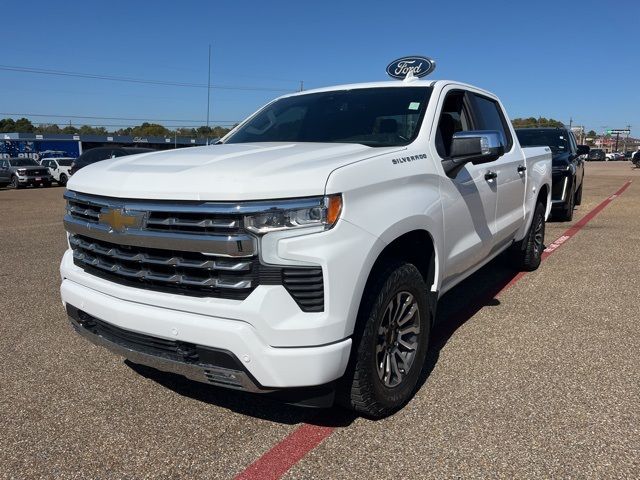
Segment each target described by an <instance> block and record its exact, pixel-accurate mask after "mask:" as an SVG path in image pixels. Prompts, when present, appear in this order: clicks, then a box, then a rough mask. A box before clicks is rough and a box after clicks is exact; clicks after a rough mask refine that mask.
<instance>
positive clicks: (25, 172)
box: [18, 169, 27, 175]
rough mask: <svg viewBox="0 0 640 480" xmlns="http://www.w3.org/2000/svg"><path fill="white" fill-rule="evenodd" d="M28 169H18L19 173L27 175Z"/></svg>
mask: <svg viewBox="0 0 640 480" xmlns="http://www.w3.org/2000/svg"><path fill="white" fill-rule="evenodd" d="M26 174H27V171H26V170H24V169H18V175H26Z"/></svg>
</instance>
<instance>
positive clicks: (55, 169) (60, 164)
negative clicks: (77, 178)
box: [40, 157, 75, 187]
mask: <svg viewBox="0 0 640 480" xmlns="http://www.w3.org/2000/svg"><path fill="white" fill-rule="evenodd" d="M74 160H75V158H71V157H62V158H44V159H42V160H41V161H40V165H42V166H43V167H47V168H48V169H49V171H50V172H51V176H52V177H53V179H54V180H55V181H56V182H58V185H61V186H63V187H64V186H65V185H66V184H67V180H69V177H70V176H71V175H70V174H69V170H70V169H71V164H72V163H73V161H74Z"/></svg>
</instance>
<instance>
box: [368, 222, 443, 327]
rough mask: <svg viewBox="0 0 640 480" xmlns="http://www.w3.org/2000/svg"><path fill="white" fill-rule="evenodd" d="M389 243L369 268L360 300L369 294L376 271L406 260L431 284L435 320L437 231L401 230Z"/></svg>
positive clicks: (430, 300) (432, 309)
mask: <svg viewBox="0 0 640 480" xmlns="http://www.w3.org/2000/svg"><path fill="white" fill-rule="evenodd" d="M385 243H386V244H385V246H384V248H382V249H381V250H380V251H379V252H378V254H377V256H376V258H375V260H374V261H373V263H372V264H371V267H370V268H369V271H368V272H367V277H366V281H365V284H364V289H363V292H362V295H361V298H360V301H359V304H360V303H361V302H362V299H363V298H364V297H365V293H366V291H367V289H368V288H370V286H371V284H372V282H373V280H374V278H375V275H376V274H377V273H378V272H379V271H380V270H382V269H383V268H384V266H385V265H387V264H388V263H389V262H393V261H406V262H408V263H411V264H413V265H415V266H416V268H417V269H418V271H419V272H420V274H421V275H422V278H423V279H424V280H425V283H426V284H427V286H428V290H427V292H426V294H427V301H428V304H429V307H430V310H431V313H432V315H431V319H432V321H433V319H434V316H435V309H436V304H437V300H438V285H439V271H440V267H439V256H438V250H437V244H436V241H435V239H434V237H433V235H432V234H431V232H429V231H428V230H426V229H423V228H414V229H411V230H406V231H404V233H401V234H398V235H397V236H395V238H393V240H391V241H387V242H385ZM358 310H359V308H358Z"/></svg>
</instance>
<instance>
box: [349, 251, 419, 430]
mask: <svg viewBox="0 0 640 480" xmlns="http://www.w3.org/2000/svg"><path fill="white" fill-rule="evenodd" d="M427 290H428V288H427V285H426V284H425V282H424V279H423V278H422V275H421V274H420V272H419V271H418V269H417V268H416V267H415V266H414V265H412V264H410V263H405V262H390V263H387V264H386V265H384V266H383V267H381V268H379V269H377V271H376V272H374V273H373V276H372V278H371V279H370V281H369V283H368V285H367V288H366V290H365V292H364V295H363V297H362V302H361V304H360V311H359V312H358V319H357V323H356V332H354V335H353V345H352V348H351V357H350V359H349V364H348V366H347V371H346V373H345V375H344V377H343V378H342V379H341V380H340V382H339V385H338V392H337V393H338V396H337V400H338V403H340V404H341V405H342V406H344V407H346V408H348V409H351V410H355V411H356V412H358V413H360V414H362V415H364V416H367V417H371V418H382V417H386V416H388V415H391V414H392V413H394V412H395V411H397V410H399V409H400V408H402V407H403V406H404V405H405V404H406V403H407V402H408V401H409V400H410V399H411V397H412V396H413V393H414V391H415V388H416V385H417V383H418V380H419V378H420V374H421V371H422V368H423V366H424V363H425V359H426V356H427V350H428V347H429V334H430V330H431V314H430V311H429V308H428V304H427ZM409 302H410V303H409ZM406 304H408V305H409V306H408V307H407V306H406ZM402 306H404V309H402V310H401V308H402ZM396 307H397V308H396ZM412 310H413V312H414V313H413V314H412V315H411V316H409V313H410V312H411V311H412ZM398 321H401V322H402V325H400V326H397V322H398ZM387 325H389V327H386V326H387ZM401 326H404V328H399V327H401ZM416 330H417V332H418V333H416ZM403 331H404V332H405V333H401V332H403ZM399 333H400V335H398V334H399ZM409 347H411V348H409ZM403 355H404V356H403ZM407 365H408V367H407ZM380 367H382V368H380Z"/></svg>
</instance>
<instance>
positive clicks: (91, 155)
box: [69, 147, 154, 175]
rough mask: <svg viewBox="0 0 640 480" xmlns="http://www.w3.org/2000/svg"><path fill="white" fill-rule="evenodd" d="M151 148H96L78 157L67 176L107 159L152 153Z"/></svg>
mask: <svg viewBox="0 0 640 480" xmlns="http://www.w3.org/2000/svg"><path fill="white" fill-rule="evenodd" d="M153 151H154V150H153V149H152V148H137V147H96V148H92V149H90V150H87V151H86V152H84V153H83V154H82V155H80V156H79V157H78V158H77V159H76V160H75V161H74V162H73V163H72V164H71V169H70V170H69V175H73V174H74V173H76V172H77V171H78V170H80V169H81V168H84V167H86V166H87V165H91V164H92V163H96V162H100V161H102V160H108V159H109V158H116V157H125V156H127V155H135V154H137V153H147V152H153Z"/></svg>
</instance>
